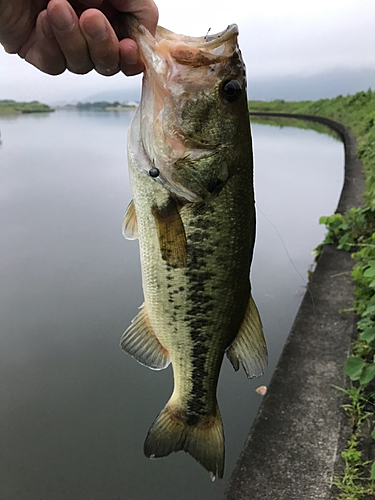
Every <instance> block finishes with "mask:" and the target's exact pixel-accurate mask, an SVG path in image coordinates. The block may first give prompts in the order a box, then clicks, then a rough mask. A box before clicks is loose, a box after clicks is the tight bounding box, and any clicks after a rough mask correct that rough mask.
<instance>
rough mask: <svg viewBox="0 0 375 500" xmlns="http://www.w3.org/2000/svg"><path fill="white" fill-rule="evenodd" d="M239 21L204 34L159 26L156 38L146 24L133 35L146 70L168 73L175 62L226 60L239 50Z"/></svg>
mask: <svg viewBox="0 0 375 500" xmlns="http://www.w3.org/2000/svg"><path fill="white" fill-rule="evenodd" d="M238 34H239V31H238V27H237V25H236V24H231V25H229V26H228V27H227V28H226V29H225V30H223V31H220V32H219V33H216V34H207V35H206V36H201V37H189V36H185V35H178V34H176V33H174V32H173V31H170V30H167V29H165V28H162V27H161V26H158V27H157V30H156V34H155V37H153V36H152V35H151V33H150V32H149V31H147V29H146V28H144V27H143V26H139V29H138V30H137V32H136V33H135V34H134V38H135V39H136V42H137V43H138V47H139V51H140V57H141V59H142V61H143V63H144V64H145V67H146V71H152V72H154V73H157V74H159V75H160V76H165V75H166V74H167V73H168V69H170V68H171V65H173V63H177V64H181V65H185V66H193V67H199V66H208V65H211V64H217V63H220V62H222V61H225V60H227V59H228V58H230V57H232V56H233V53H234V52H235V51H236V50H237V36H238Z"/></svg>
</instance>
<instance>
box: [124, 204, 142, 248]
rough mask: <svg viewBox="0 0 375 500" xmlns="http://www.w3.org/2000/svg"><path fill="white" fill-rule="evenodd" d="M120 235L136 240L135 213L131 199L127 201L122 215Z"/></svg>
mask: <svg viewBox="0 0 375 500" xmlns="http://www.w3.org/2000/svg"><path fill="white" fill-rule="evenodd" d="M122 235H123V236H124V238H126V239H127V240H136V239H137V238H138V222H137V214H136V213H135V207H134V201H133V200H132V201H131V202H130V203H129V205H128V208H127V209H126V212H125V215H124V220H123V222H122Z"/></svg>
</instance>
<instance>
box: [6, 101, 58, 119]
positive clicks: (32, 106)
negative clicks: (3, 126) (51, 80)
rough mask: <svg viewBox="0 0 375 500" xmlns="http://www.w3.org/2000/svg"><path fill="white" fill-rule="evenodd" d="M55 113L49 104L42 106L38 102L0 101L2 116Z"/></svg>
mask: <svg viewBox="0 0 375 500" xmlns="http://www.w3.org/2000/svg"><path fill="white" fill-rule="evenodd" d="M51 111H54V110H53V109H52V108H50V107H49V106H47V104H42V103H40V102H38V101H32V102H16V101H10V100H6V101H0V116H1V115H10V114H22V113H50V112H51Z"/></svg>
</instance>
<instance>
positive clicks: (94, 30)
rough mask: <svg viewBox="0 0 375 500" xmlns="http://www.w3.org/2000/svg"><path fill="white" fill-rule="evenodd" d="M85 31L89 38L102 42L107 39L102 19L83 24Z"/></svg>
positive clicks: (105, 26) (105, 27) (104, 23)
mask: <svg viewBox="0 0 375 500" xmlns="http://www.w3.org/2000/svg"><path fill="white" fill-rule="evenodd" d="M84 27H85V31H86V33H87V34H88V35H89V37H90V38H94V39H95V40H102V39H103V38H106V37H107V25H106V22H105V20H104V19H102V18H99V19H96V20H95V22H92V21H91V22H86V23H84Z"/></svg>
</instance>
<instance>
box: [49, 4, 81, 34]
mask: <svg viewBox="0 0 375 500" xmlns="http://www.w3.org/2000/svg"><path fill="white" fill-rule="evenodd" d="M49 17H50V18H51V22H52V24H53V26H54V27H55V28H56V29H57V30H59V31H71V30H72V29H73V28H74V26H75V19H74V17H73V14H72V13H71V11H70V9H67V8H59V9H56V8H55V9H51V12H49Z"/></svg>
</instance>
